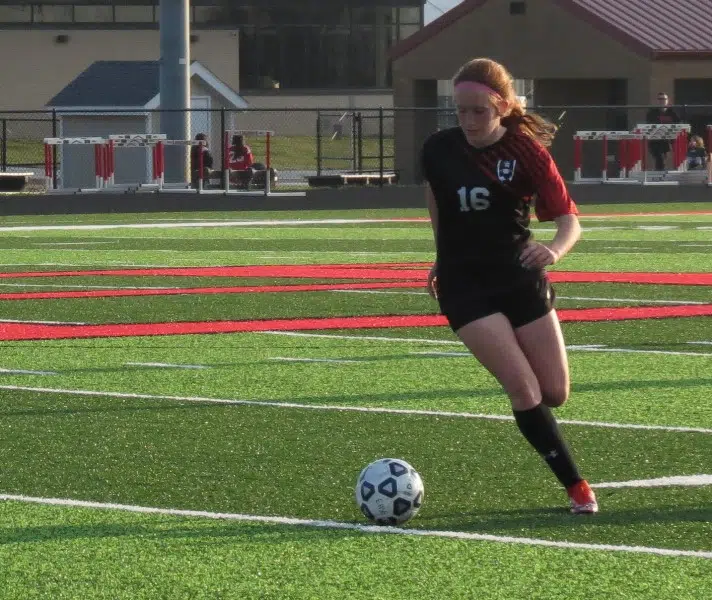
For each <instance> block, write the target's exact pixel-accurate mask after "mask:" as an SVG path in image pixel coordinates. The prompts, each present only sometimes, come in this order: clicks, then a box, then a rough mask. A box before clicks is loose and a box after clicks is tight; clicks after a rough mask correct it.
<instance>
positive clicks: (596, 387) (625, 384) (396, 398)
mask: <svg viewBox="0 0 712 600" xmlns="http://www.w3.org/2000/svg"><path fill="white" fill-rule="evenodd" d="M709 383H710V380H709V379H708V378H694V379H679V380H675V381H671V380H669V379H662V380H642V381H641V380H629V381H602V382H596V383H584V384H575V383H574V384H572V388H573V390H572V393H573V394H576V392H595V391H613V390H628V391H630V390H635V389H645V388H655V387H660V388H669V387H672V386H674V387H675V388H686V387H697V386H704V385H709ZM5 394H8V395H9V394H12V395H13V397H14V398H16V397H17V396H19V395H33V392H32V391H31V390H11V391H7V390H2V389H0V398H2V396H3V395H5ZM64 395H65V394H57V396H60V397H61V396H64ZM43 396H47V394H45V393H42V394H41V395H40V396H39V397H43ZM67 396H71V394H67ZM166 396H169V397H167V398H155V399H152V398H116V397H111V396H102V395H101V394H97V395H96V396H94V398H95V399H99V400H108V401H117V400H118V401H121V402H124V403H126V402H137V403H138V402H153V403H155V404H154V405H153V406H145V405H144V406H112V407H106V406H103V407H99V406H97V407H81V408H52V407H47V408H36V409H31V408H26V409H18V410H4V409H3V407H2V405H0V414H1V415H2V416H3V417H11V416H29V415H49V414H81V413H100V412H107V413H108V412H130V411H165V410H185V409H194V408H203V409H206V408H218V407H220V408H226V407H230V406H239V405H230V404H219V403H211V402H205V403H201V402H199V401H198V402H193V401H191V402H190V403H189V404H185V403H181V400H180V399H179V398H176V399H175V400H173V399H171V398H170V396H171V394H166ZM498 396H500V398H499V399H501V400H504V398H503V397H501V396H502V391H501V389H500V388H497V387H492V388H475V389H472V390H454V389H446V390H438V391H429V392H426V391H422V392H402V393H392V392H384V393H380V394H359V395H352V394H346V395H339V396H304V397H295V398H291V399H290V398H282V399H279V398H277V399H269V398H268V399H265V398H261V399H256V400H252V399H251V398H245V400H248V401H250V402H252V401H254V402H265V403H267V402H280V403H282V402H296V403H298V404H304V405H333V406H339V405H343V406H357V405H359V404H361V403H366V404H369V405H372V406H378V407H383V408H404V409H407V406H406V407H398V406H397V405H398V404H399V403H401V402H409V401H418V400H434V401H437V400H445V399H449V400H452V399H463V400H467V399H468V398H473V399H474V398H480V399H481V398H495V399H496V398H497V397H498ZM74 397H75V398H76V396H74ZM83 397H85V398H92V396H91V395H89V394H87V395H83ZM228 399H229V398H228ZM234 399H235V400H240V398H239V397H238V398H234ZM169 402H175V403H176V404H174V405H167V404H164V403H169ZM574 402H575V396H574ZM13 403H16V399H15V400H14V401H13ZM159 403H161V404H159ZM179 403H180V404H179ZM247 406H255V405H254V404H252V405H247ZM430 410H439V409H438V406H437V404H436V403H435V404H434V405H433V406H432V407H431V408H430ZM448 410H451V411H462V412H477V407H472V406H466V405H463V406H462V407H461V408H450V409H448Z"/></svg>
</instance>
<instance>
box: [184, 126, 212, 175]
mask: <svg viewBox="0 0 712 600" xmlns="http://www.w3.org/2000/svg"><path fill="white" fill-rule="evenodd" d="M195 140H196V141H202V142H205V143H204V144H195V145H194V146H191V147H190V177H191V184H192V186H193V187H194V188H197V187H198V179H199V174H200V153H201V152H202V153H203V182H204V183H205V182H206V181H208V180H209V179H210V173H211V171H212V169H213V162H214V161H213V155H212V154H211V153H210V150H208V136H207V135H205V134H204V133H198V134H196V136H195Z"/></svg>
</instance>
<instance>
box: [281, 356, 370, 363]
mask: <svg viewBox="0 0 712 600" xmlns="http://www.w3.org/2000/svg"><path fill="white" fill-rule="evenodd" d="M269 360H275V361H281V362H300V363H352V364H353V363H362V362H363V361H362V360H349V359H345V358H295V357H290V356H271V357H270V358H269Z"/></svg>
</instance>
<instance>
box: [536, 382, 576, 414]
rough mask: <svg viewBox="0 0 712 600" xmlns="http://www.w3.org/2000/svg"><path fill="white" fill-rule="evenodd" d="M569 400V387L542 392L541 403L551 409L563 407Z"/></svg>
mask: <svg viewBox="0 0 712 600" xmlns="http://www.w3.org/2000/svg"><path fill="white" fill-rule="evenodd" d="M568 399H569V386H568V385H560V386H556V387H553V388H549V389H546V390H542V394H541V401H542V402H543V403H544V404H546V405H547V406H549V407H551V408H556V407H557V406H561V405H562V404H564V402H566V401H567V400H568Z"/></svg>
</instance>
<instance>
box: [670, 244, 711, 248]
mask: <svg viewBox="0 0 712 600" xmlns="http://www.w3.org/2000/svg"><path fill="white" fill-rule="evenodd" d="M678 246H680V247H681V248H712V244H678Z"/></svg>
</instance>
